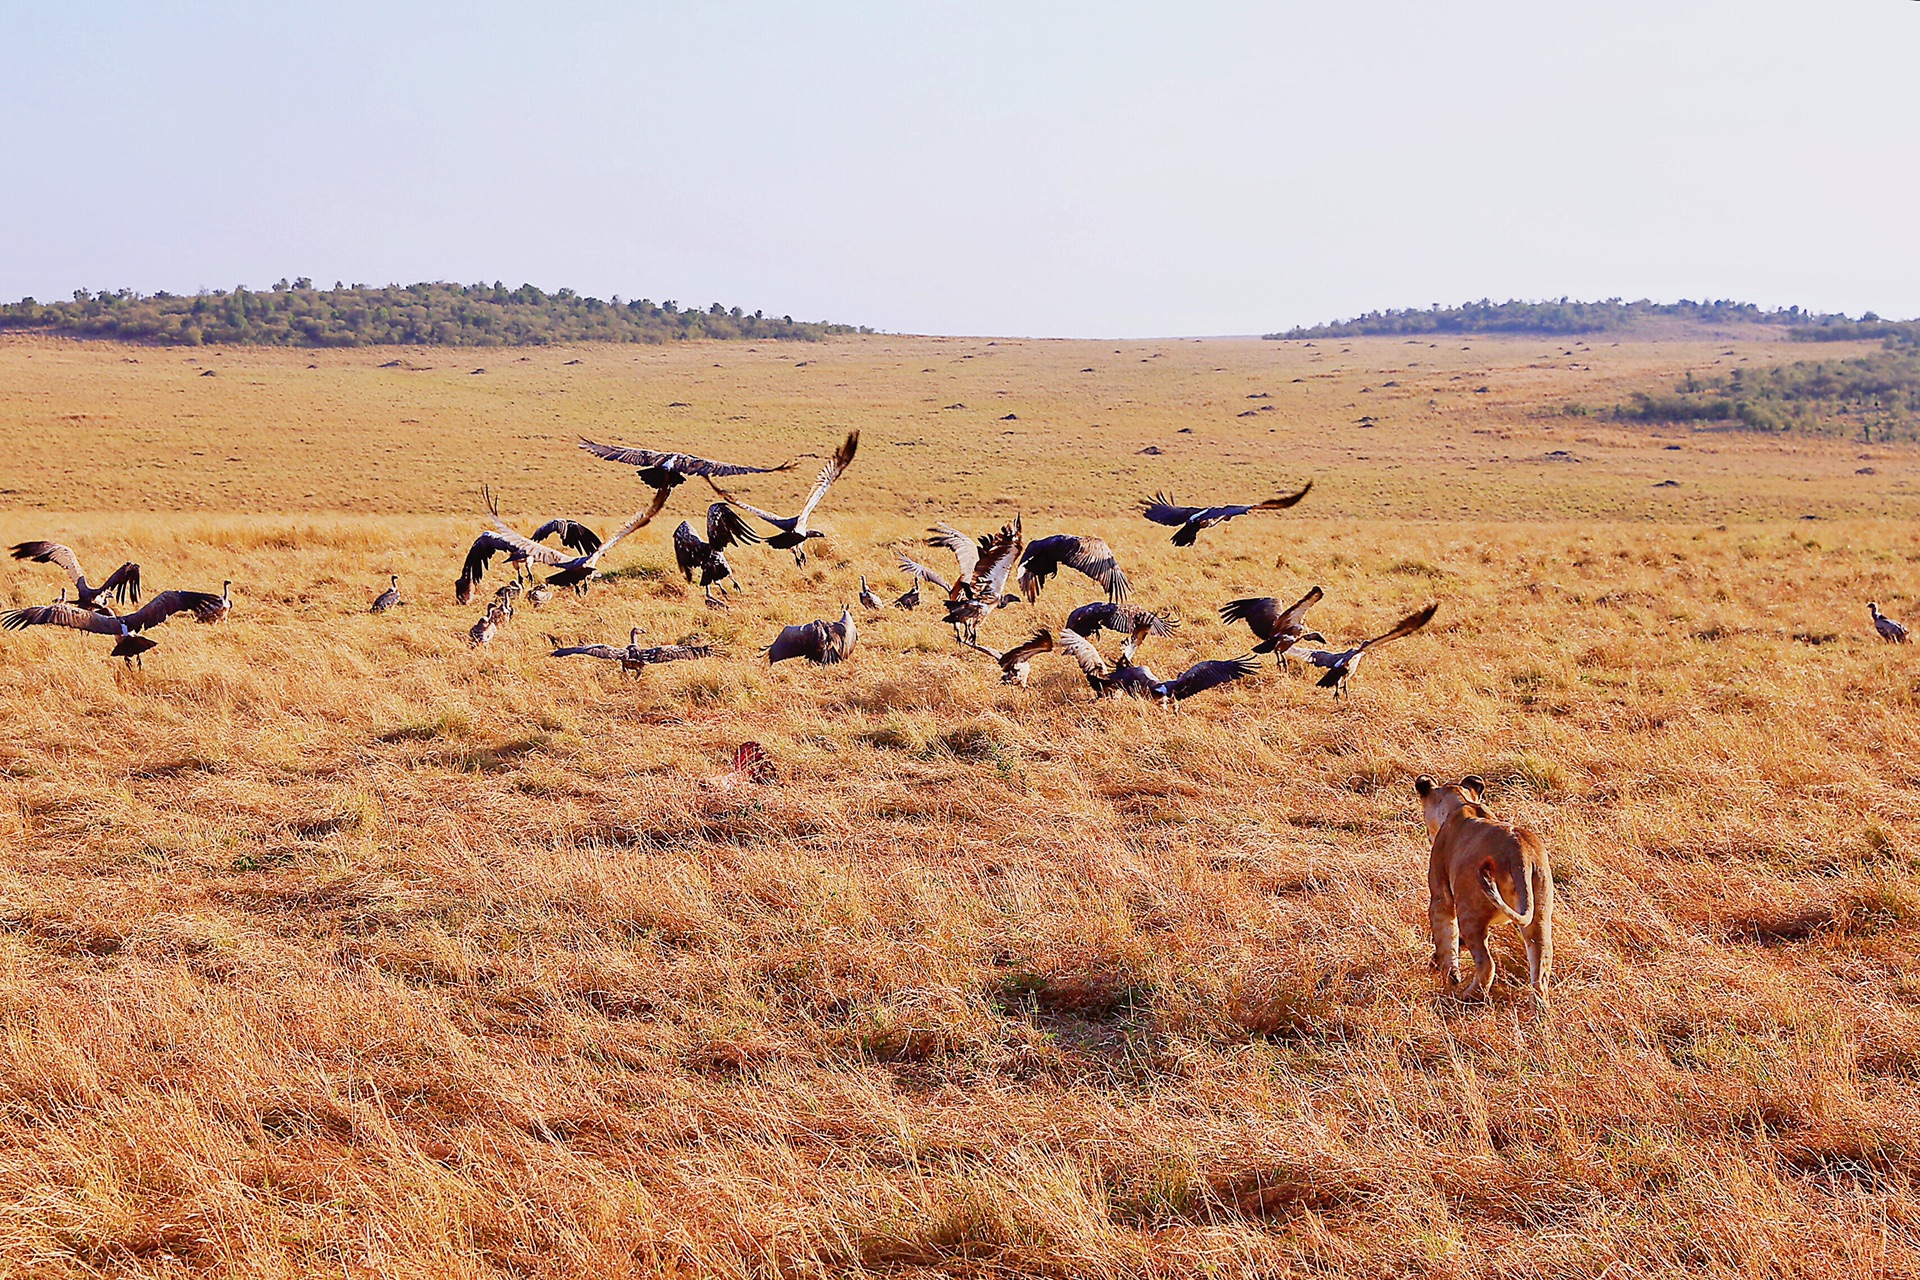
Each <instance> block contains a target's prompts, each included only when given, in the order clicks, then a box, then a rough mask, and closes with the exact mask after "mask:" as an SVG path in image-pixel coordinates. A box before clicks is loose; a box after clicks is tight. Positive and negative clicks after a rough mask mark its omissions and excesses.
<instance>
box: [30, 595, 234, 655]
mask: <svg viewBox="0 0 1920 1280" xmlns="http://www.w3.org/2000/svg"><path fill="white" fill-rule="evenodd" d="M226 612H227V601H226V598H225V593H224V592H223V593H222V594H221V595H215V594H214V593H213V592H211V591H162V592H161V593H160V594H159V595H156V596H154V597H153V598H152V599H151V600H148V601H147V602H146V603H145V604H143V605H141V606H140V607H139V608H138V609H135V610H134V611H133V612H132V613H123V614H118V615H116V614H111V613H99V612H97V611H95V610H93V609H86V608H82V607H81V606H79V605H72V604H42V605H34V606H31V607H29V608H26V609H14V610H11V611H10V612H8V613H7V614H6V615H5V616H4V617H0V627H5V628H6V629H7V630H8V631H18V630H20V629H21V628H22V627H49V626H51V627H71V628H72V629H74V630H75V631H90V632H92V633H93V634H95V635H101V636H112V637H114V646H113V649H112V651H111V656H113V657H115V658H122V659H125V660H126V662H127V664H128V665H129V666H131V665H133V664H134V663H137V662H140V661H141V657H140V655H142V654H144V653H145V652H146V651H147V650H149V649H151V648H153V647H154V645H155V642H154V641H152V640H149V639H148V638H147V637H145V636H143V635H140V634H139V633H140V632H142V631H146V630H148V629H149V628H152V627H157V626H159V625H161V624H162V623H164V622H166V621H167V620H168V619H169V618H171V617H173V615H174V614H176V613H191V614H192V615H193V616H194V620H195V621H197V622H206V623H213V622H218V621H220V619H221V618H223V617H225V616H226Z"/></svg>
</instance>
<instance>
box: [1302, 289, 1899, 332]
mask: <svg viewBox="0 0 1920 1280" xmlns="http://www.w3.org/2000/svg"><path fill="white" fill-rule="evenodd" d="M1674 324H1694V325H1706V326H1723V325H1778V326H1782V327H1783V328H1784V329H1785V330H1786V332H1787V333H1788V334H1789V335H1790V336H1791V337H1794V338H1797V339H1801V340H1804V341H1814V342H1819V341H1843V340H1844V341H1851V340H1858V339H1861V338H1884V337H1889V336H1892V335H1894V334H1895V333H1898V332H1905V331H1906V330H1907V329H1908V328H1909V326H1908V325H1904V324H1899V323H1895V322H1892V321H1886V320H1882V319H1880V317H1878V316H1876V315H1874V314H1873V313H1872V312H1871V311H1869V312H1868V313H1866V314H1865V315H1864V316H1862V317H1861V318H1860V319H1858V320H1854V319H1851V318H1849V317H1847V316H1844V315H1833V314H1820V313H1816V312H1812V311H1804V310H1802V309H1801V308H1799V307H1787V308H1784V309H1781V310H1774V311H1763V310H1761V309H1760V308H1759V307H1757V306H1755V305H1754V304H1752V303H1751V302H1730V301H1726V300H1721V301H1716V302H1689V301H1685V300H1682V301H1680V302H1649V301H1647V300H1646V299H1644V298H1643V299H1641V300H1640V301H1638V302H1622V301H1621V300H1620V299H1618V298H1608V299H1607V300H1606V301H1604V302H1576V301H1571V300H1569V299H1566V298H1560V299H1558V300H1550V301H1545V302H1520V301H1517V300H1515V301H1508V302H1493V301H1490V300H1488V299H1485V298H1482V299H1481V300H1480V301H1479V302H1469V303H1466V304H1464V305H1462V306H1458V307H1441V306H1439V305H1437V304H1436V305H1435V306H1432V307H1429V308H1428V309H1426V310H1425V311H1419V310H1413V309H1407V310H1397V311H1370V312H1368V313H1367V314H1366V315H1363V316H1356V317H1354V318H1353V319H1351V320H1340V321H1336V322H1334V323H1332V324H1322V325H1315V326H1313V327H1311V328H1300V329H1290V330H1288V331H1287V332H1285V333H1269V334H1267V335H1265V336H1266V337H1268V338H1273V339H1287V338H1358V337H1364V336H1370V335H1394V334H1409V335H1414V334H1434V333H1512V334H1548V335H1561V336H1571V335H1576V334H1594V333H1608V332H1619V331H1622V330H1631V329H1637V328H1646V327H1661V326H1671V325H1674Z"/></svg>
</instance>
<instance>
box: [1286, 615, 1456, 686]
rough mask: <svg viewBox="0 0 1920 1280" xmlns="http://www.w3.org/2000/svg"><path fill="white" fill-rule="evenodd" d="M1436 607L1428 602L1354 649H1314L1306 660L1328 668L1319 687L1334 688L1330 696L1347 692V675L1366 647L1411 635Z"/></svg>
mask: <svg viewBox="0 0 1920 1280" xmlns="http://www.w3.org/2000/svg"><path fill="white" fill-rule="evenodd" d="M1439 608H1440V606H1439V605H1438V604H1430V605H1428V606H1427V607H1426V608H1424V609H1420V610H1417V611H1415V612H1413V613H1410V614H1408V615H1407V616H1406V617H1404V618H1402V619H1400V621H1398V622H1396V623H1394V624H1393V627H1392V629H1391V630H1389V631H1386V632H1383V633H1382V634H1380V635H1377V636H1375V637H1374V638H1373V639H1371V640H1363V641H1361V642H1360V644H1358V645H1357V646H1355V647H1354V648H1351V649H1345V650H1342V651H1341V652H1339V653H1330V652H1328V651H1327V650H1325V649H1315V650H1314V651H1313V652H1312V653H1310V654H1308V655H1307V661H1308V662H1310V663H1312V664H1313V665H1314V666H1316V667H1325V668H1326V669H1327V674H1325V675H1324V676H1321V677H1320V687H1321V688H1322V689H1331V690H1333V696H1334V697H1336V698H1337V697H1339V696H1340V695H1341V694H1342V693H1343V692H1345V691H1346V687H1347V679H1348V677H1350V676H1351V675H1353V671H1354V668H1355V667H1358V666H1359V665H1360V659H1362V658H1364V657H1365V656H1366V655H1367V650H1369V649H1371V648H1373V647H1374V646H1375V645H1377V644H1385V643H1386V642H1387V641H1389V640H1398V639H1399V638H1400V637H1401V636H1410V635H1412V634H1413V633H1414V632H1416V631H1418V630H1419V629H1420V628H1422V627H1424V626H1426V625H1427V624H1428V623H1429V622H1432V621H1433V615H1434V614H1435V613H1436V612H1438V611H1439Z"/></svg>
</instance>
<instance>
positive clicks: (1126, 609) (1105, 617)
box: [1067, 600, 1180, 640]
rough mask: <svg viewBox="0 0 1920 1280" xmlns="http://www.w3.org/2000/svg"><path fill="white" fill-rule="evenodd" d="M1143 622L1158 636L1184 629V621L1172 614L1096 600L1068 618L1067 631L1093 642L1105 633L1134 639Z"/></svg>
mask: <svg viewBox="0 0 1920 1280" xmlns="http://www.w3.org/2000/svg"><path fill="white" fill-rule="evenodd" d="M1142 619H1145V621H1146V623H1147V630H1148V632H1149V633H1150V634H1152V635H1156V636H1164V635H1171V634H1172V633H1173V632H1174V631H1175V630H1177V629H1178V628H1179V626H1180V619H1179V618H1177V617H1175V616H1174V615H1173V614H1171V613H1157V612H1155V611H1154V610H1151V609H1142V608H1140V607H1138V606H1137V605H1130V604H1115V603H1114V602H1113V601H1111V600H1095V601H1094V602H1093V603H1092V604H1083V605H1081V606H1080V607H1079V608H1078V609H1075V610H1074V611H1073V612H1072V613H1070V614H1068V615H1067V630H1069V631H1071V632H1073V633H1074V634H1075V635H1079V636H1085V637H1086V638H1087V639H1089V640H1091V639H1093V637H1094V636H1095V635H1097V634H1099V633H1100V632H1101V631H1103V630H1105V631H1118V632H1119V633H1120V634H1121V635H1123V636H1124V635H1131V634H1132V633H1133V629H1134V627H1135V626H1137V625H1139V623H1140V622H1141V620H1142Z"/></svg>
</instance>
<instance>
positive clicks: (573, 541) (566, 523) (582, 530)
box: [533, 516, 600, 556]
mask: <svg viewBox="0 0 1920 1280" xmlns="http://www.w3.org/2000/svg"><path fill="white" fill-rule="evenodd" d="M556 533H557V534H559V535H560V545H561V546H565V547H572V548H573V549H574V550H575V551H577V552H579V553H580V554H581V555H583V556H585V555H592V554H593V553H594V552H595V551H598V550H599V549H600V535H599V534H597V533H595V532H594V531H593V530H591V529H589V528H587V526H585V525H583V524H581V523H580V522H579V521H577V520H569V519H567V518H566V517H565V516H561V517H559V518H557V519H554V520H549V521H547V522H546V523H545V524H543V525H541V526H540V527H539V528H538V529H535V530H534V531H533V540H534V541H535V542H545V541H546V540H547V539H548V538H549V537H551V536H552V535H554V534H556Z"/></svg>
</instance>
